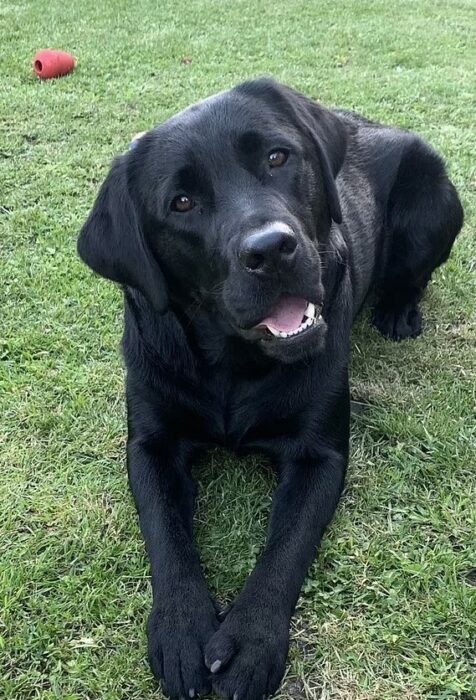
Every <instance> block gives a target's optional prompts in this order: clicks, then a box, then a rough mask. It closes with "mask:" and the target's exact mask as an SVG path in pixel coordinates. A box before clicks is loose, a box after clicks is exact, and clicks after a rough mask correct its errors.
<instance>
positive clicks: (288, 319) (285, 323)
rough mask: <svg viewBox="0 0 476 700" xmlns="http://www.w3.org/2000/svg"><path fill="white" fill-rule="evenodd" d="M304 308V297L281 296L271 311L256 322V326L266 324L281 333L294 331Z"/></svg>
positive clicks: (300, 319) (298, 324)
mask: <svg viewBox="0 0 476 700" xmlns="http://www.w3.org/2000/svg"><path fill="white" fill-rule="evenodd" d="M306 309H307V301H306V300H305V299H300V298H299V297H283V298H282V299H280V300H279V301H278V303H277V304H276V306H275V307H274V309H273V312H272V313H271V314H270V315H269V316H268V317H267V318H264V319H263V320H262V321H261V322H260V323H258V326H257V327H258V328H259V327H262V326H267V327H268V328H270V329H271V328H273V329H274V330H275V331H282V332H283V333H289V332H290V331H295V330H296V329H297V328H299V326H300V325H301V322H302V319H303V316H304V312H305V311H306Z"/></svg>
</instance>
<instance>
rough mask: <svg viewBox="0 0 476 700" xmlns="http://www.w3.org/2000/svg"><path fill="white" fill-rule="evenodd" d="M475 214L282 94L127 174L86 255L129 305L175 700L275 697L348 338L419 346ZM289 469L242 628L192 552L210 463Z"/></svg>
mask: <svg viewBox="0 0 476 700" xmlns="http://www.w3.org/2000/svg"><path fill="white" fill-rule="evenodd" d="M462 221H463V213H462V209H461V205H460V202H459V199H458V195H457V193H456V191H455V188H454V187H453V185H452V184H451V182H450V181H449V179H448V177H447V175H446V171H445V166H444V163H443V161H442V159H441V158H440V157H439V156H438V155H437V154H436V153H435V152H434V151H433V150H432V149H431V148H430V147H429V146H428V145H427V144H426V143H424V141H422V139H421V138H419V137H418V136H416V135H414V134H412V133H410V132H408V131H403V130H400V129H396V128H390V127H386V126H382V125H380V124H375V123H372V122H369V121H367V120H366V119H364V118H362V117H359V116H358V115H355V114H351V113H347V112H343V111H339V110H337V111H331V110H328V109H325V108H324V107H322V106H321V105H318V104H316V103H314V102H312V101H311V100H309V99H307V98H306V97H304V96H303V95H301V94H299V93H297V92H294V91H293V90H291V89H290V88H287V87H284V86H282V85H279V84H278V83H275V82H273V81H272V80H268V79H263V80H257V81H254V82H249V83H246V84H244V85H240V86H238V87H236V88H234V89H233V90H230V91H228V92H224V93H221V94H220V95H217V96H215V97H212V98H209V99H207V100H204V101H203V102H200V103H198V104H197V105H194V106H192V107H190V108H188V109H187V110H185V111H184V112H181V113H180V114H178V115H177V116H175V117H173V118H171V119H169V120H168V121H166V122H165V123H163V124H161V125H160V126H158V127H156V128H155V129H153V130H152V131H150V132H148V133H147V134H145V135H144V136H142V138H141V139H140V140H139V141H138V142H137V144H136V146H135V148H134V149H133V150H130V151H129V152H128V153H127V154H126V155H123V156H121V157H119V158H118V159H117V160H116V161H115V162H114V164H113V166H112V169H111V171H110V173H109V175H108V176H107V178H106V181H105V182H104V184H103V186H102V188H101V191H100V193H99V196H98V198H97V200H96V203H95V205H94V208H93V210H92V212H91V214H90V216H89V218H88V220H87V222H86V223H85V225H84V227H83V229H82V231H81V234H80V238H79V244H78V248H79V254H80V256H81V257H82V258H83V260H84V261H85V262H86V263H87V264H88V265H89V266H90V267H91V268H92V269H93V270H95V271H96V272H98V273H99V274H100V275H103V276H104V277H107V278H109V279H111V280H114V281H115V282H118V283H119V284H121V285H122V288H123V292H124V339H123V349H124V358H125V363H126V367H127V404H128V428H129V437H128V447H127V454H128V470H129V479H130V485H131V489H132V492H133V495H134V499H135V502H136V505H137V510H138V513H139V518H140V525H141V529H142V532H143V535H144V539H145V543H146V546H147V552H148V555H149V558H150V564H151V573H152V587H153V605H152V612H151V614H150V618H149V623H148V640H149V658H150V664H151V667H152V671H153V672H154V674H155V676H156V677H157V678H158V679H160V680H161V681H162V684H163V688H164V690H165V692H166V693H167V694H169V695H170V696H171V697H174V698H182V697H186V698H188V697H195V696H198V695H200V694H203V693H206V692H208V691H209V690H210V689H211V687H213V689H214V690H215V691H216V692H217V693H218V694H219V695H220V696H222V697H224V698H235V700H255V699H256V700H258V699H259V700H261V698H262V697H263V696H267V695H270V694H272V693H273V692H275V691H276V689H277V688H278V686H279V683H280V681H281V678H282V676H283V672H284V669H285V663H286V655H287V651H288V637H289V622H290V617H291V615H292V614H293V610H294V607H295V604H296V601H297V598H298V595H299V591H300V588H301V585H302V583H303V579H304V577H305V574H306V572H307V570H308V567H309V565H310V564H311V562H312V560H313V558H314V556H315V553H316V549H317V547H318V545H319V542H320V539H321V537H322V535H323V532H324V530H325V528H326V526H327V524H328V523H329V521H330V519H331V518H332V515H333V513H334V511H335V509H336V506H337V503H338V500H339V496H340V494H341V491H342V487H343V483H344V476H345V471H346V466H347V460H348V452H349V384H348V364H349V337H350V331H351V326H352V322H353V319H354V318H355V315H356V313H357V312H358V311H359V309H360V308H361V307H362V305H363V303H364V302H365V300H366V299H367V297H368V295H369V292H370V291H372V293H373V294H372V297H373V298H374V300H375V305H374V311H373V314H374V316H373V318H374V323H375V325H376V326H377V328H378V329H379V330H380V331H381V332H382V333H383V334H384V335H386V336H388V337H389V338H391V339H393V340H400V339H402V338H408V337H413V336H416V335H418V334H419V333H420V332H421V328H422V319H421V314H420V310H419V307H418V304H419V301H420V299H421V296H422V294H423V292H424V290H425V287H426V285H427V284H428V281H429V280H430V277H431V275H432V272H433V270H434V269H435V268H436V267H438V265H441V264H442V263H443V262H444V261H445V260H446V259H447V257H448V255H449V253H450V250H451V246H452V244H453V241H454V239H455V237H456V235H457V233H458V231H459V230H460V228H461V226H462ZM216 444H219V445H223V446H225V447H226V448H228V449H230V450H232V451H234V452H236V453H238V454H244V453H247V452H250V451H257V452H262V453H264V454H266V455H267V456H268V457H269V458H270V459H271V461H272V462H273V463H274V465H275V466H276V470H277V472H278V475H279V483H278V487H277V489H276V493H275V495H274V500H273V506H272V512H271V516H270V522H269V531H268V536H267V541H266V545H265V547H264V551H263V552H262V554H261V557H260V559H259V560H258V563H257V564H256V567H255V569H254V570H253V571H252V573H251V574H250V576H249V578H248V580H247V582H246V584H245V587H244V589H243V591H242V592H241V593H240V594H239V596H238V597H237V599H236V600H235V602H234V604H233V606H232V607H231V609H230V611H229V612H228V614H227V615H226V617H224V618H222V617H221V616H218V614H217V607H216V605H215V603H214V601H213V600H212V598H211V596H210V594H209V591H208V590H207V586H206V582H205V579H204V577H203V573H202V571H201V568H200V559H199V555H198V553H197V550H196V548H195V545H194V541H193V532H192V525H193V511H194V501H195V494H196V489H195V484H194V482H193V479H192V476H191V465H192V463H193V461H194V460H195V459H196V458H197V455H199V454H200V453H201V452H202V451H204V450H206V449H207V448H209V447H210V446H211V445H216Z"/></svg>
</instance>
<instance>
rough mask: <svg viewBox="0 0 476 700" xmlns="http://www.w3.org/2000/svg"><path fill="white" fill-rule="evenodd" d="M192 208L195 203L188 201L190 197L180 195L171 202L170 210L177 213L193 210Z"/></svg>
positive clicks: (191, 200)
mask: <svg viewBox="0 0 476 700" xmlns="http://www.w3.org/2000/svg"><path fill="white" fill-rule="evenodd" d="M194 206H195V202H194V201H193V199H190V197H187V195H186V194H181V195H179V196H178V197H175V199H174V201H173V202H172V209H173V210H174V211H179V212H185V211H190V209H193V207H194Z"/></svg>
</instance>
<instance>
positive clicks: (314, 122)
mask: <svg viewBox="0 0 476 700" xmlns="http://www.w3.org/2000/svg"><path fill="white" fill-rule="evenodd" d="M304 99H305V100H306V102H307V103H308V104H307V110H308V113H309V119H310V131H311V134H312V137H313V141H314V145H315V147H316V150H317V152H318V155H319V160H320V163H321V169H322V178H323V180H324V187H325V189H326V194H327V197H328V203H329V213H330V215H331V217H332V219H333V220H334V221H335V222H336V224H340V223H342V210H341V207H340V201H339V193H338V192H337V186H336V182H335V179H336V177H337V175H338V173H339V170H340V169H341V167H342V164H343V162H344V158H345V154H346V151H347V131H346V129H345V126H344V124H343V123H342V121H341V120H340V119H339V117H338V116H337V115H336V114H333V113H332V112H331V111H330V110H328V109H325V108H324V107H321V105H319V104H317V102H312V100H308V99H307V98H304Z"/></svg>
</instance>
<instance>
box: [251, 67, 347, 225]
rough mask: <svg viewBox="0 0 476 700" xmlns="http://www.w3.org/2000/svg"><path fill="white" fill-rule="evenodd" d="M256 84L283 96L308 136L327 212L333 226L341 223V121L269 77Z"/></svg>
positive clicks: (344, 148) (344, 138) (343, 140)
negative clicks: (338, 189) (339, 191)
mask: <svg viewBox="0 0 476 700" xmlns="http://www.w3.org/2000/svg"><path fill="white" fill-rule="evenodd" d="M259 82H261V86H262V87H264V89H268V90H271V91H278V94H279V95H280V97H281V99H282V98H283V97H284V99H285V102H286V104H287V107H288V109H289V108H290V109H291V111H292V114H293V117H294V119H295V121H296V122H297V123H298V124H299V127H300V129H302V130H303V131H304V133H307V135H308V136H309V137H310V139H311V141H312V142H313V145H314V147H315V148H316V151H317V154H318V157H319V162H320V165H321V171H322V178H323V181H324V187H325V191H326V195H327V201H328V205H329V213H330V215H331V218H332V219H333V220H334V221H335V222H336V224H340V223H342V211H341V207H340V202H339V193H338V192H337V187H336V183H335V178H336V177H337V175H338V173H339V170H340V169H341V167H342V164H343V162H344V158H345V154H346V151H347V130H346V128H345V126H344V124H343V122H342V120H341V119H340V118H339V117H338V116H337V114H335V113H334V112H332V111H331V110H329V109H326V108H325V107H322V105H320V104H319V103H318V102H314V101H313V100H310V99H309V98H308V97H306V96H305V95H302V94H301V93H300V92H297V91H296V90H293V89H292V88H289V87H286V86H284V85H280V84H279V83H276V82H275V81H274V80H270V79H268V78H265V79H263V80H262V81H258V83H259Z"/></svg>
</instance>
